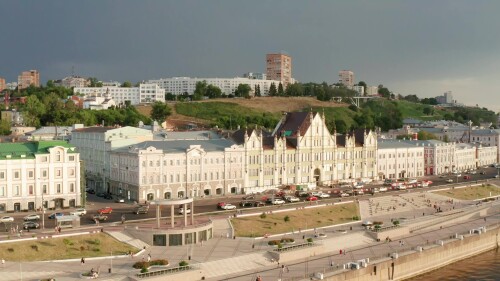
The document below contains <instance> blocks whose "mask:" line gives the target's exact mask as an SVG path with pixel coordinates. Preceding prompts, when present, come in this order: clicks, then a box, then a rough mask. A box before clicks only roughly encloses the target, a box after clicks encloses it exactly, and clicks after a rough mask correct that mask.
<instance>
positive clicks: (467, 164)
mask: <svg viewBox="0 0 500 281" xmlns="http://www.w3.org/2000/svg"><path fill="white" fill-rule="evenodd" d="M476 156H477V151H476V147H475V146H474V145H470V144H468V143H457V144H455V159H454V160H455V161H454V163H453V171H465V170H472V169H476V168H477V158H476Z"/></svg>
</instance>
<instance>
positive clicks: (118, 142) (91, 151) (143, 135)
mask: <svg viewBox="0 0 500 281" xmlns="http://www.w3.org/2000/svg"><path fill="white" fill-rule="evenodd" d="M152 139H153V134H152V132H151V131H150V130H144V129H139V128H134V127H123V128H117V127H87V128H80V129H76V130H73V132H72V133H71V141H70V143H71V144H72V145H74V146H75V147H77V148H78V151H79V152H80V157H81V159H82V161H84V163H86V165H85V173H86V182H87V184H86V185H87V187H88V188H89V189H93V190H95V191H96V192H109V191H110V186H109V184H108V183H109V182H108V181H109V174H110V160H109V159H110V156H109V153H110V151H111V150H114V149H117V148H121V147H125V146H129V145H132V144H136V143H140V142H143V141H147V140H152Z"/></svg>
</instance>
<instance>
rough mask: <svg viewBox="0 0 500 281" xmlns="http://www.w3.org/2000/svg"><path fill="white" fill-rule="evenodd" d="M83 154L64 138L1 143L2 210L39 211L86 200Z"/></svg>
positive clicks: (0, 204)
mask: <svg viewBox="0 0 500 281" xmlns="http://www.w3.org/2000/svg"><path fill="white" fill-rule="evenodd" d="M82 195H85V191H83V192H82V190H81V188H80V155H79V153H78V152H77V150H76V148H75V147H73V146H71V145H69V144H68V143H67V142H63V141H39V142H25V143H3V144H2V145H1V146H0V211H1V212H12V211H35V210H41V208H42V204H43V206H44V208H45V209H60V208H67V207H76V206H80V205H81V204H82Z"/></svg>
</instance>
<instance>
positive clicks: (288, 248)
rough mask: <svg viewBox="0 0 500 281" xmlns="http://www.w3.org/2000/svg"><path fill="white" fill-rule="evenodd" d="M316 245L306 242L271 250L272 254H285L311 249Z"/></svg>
mask: <svg viewBox="0 0 500 281" xmlns="http://www.w3.org/2000/svg"><path fill="white" fill-rule="evenodd" d="M316 245H318V244H317V243H314V242H307V243H300V244H294V245H290V246H284V247H282V248H276V249H273V251H274V252H287V251H291V250H296V249H301V248H306V247H312V246H316Z"/></svg>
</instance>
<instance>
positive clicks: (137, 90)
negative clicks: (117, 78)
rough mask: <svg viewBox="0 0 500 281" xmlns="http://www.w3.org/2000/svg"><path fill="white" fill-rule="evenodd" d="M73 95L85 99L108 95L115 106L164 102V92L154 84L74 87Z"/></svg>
mask: <svg viewBox="0 0 500 281" xmlns="http://www.w3.org/2000/svg"><path fill="white" fill-rule="evenodd" d="M73 93H75V94H82V95H84V96H85V97H92V96H104V95H108V97H109V98H111V99H113V100H114V101H115V103H116V104H125V101H130V103H131V104H132V105H137V104H142V103H153V102H155V101H161V102H165V90H163V89H160V87H158V85H156V84H140V85H139V87H130V88H127V87H116V86H103V87H75V88H74V89H73Z"/></svg>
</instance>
